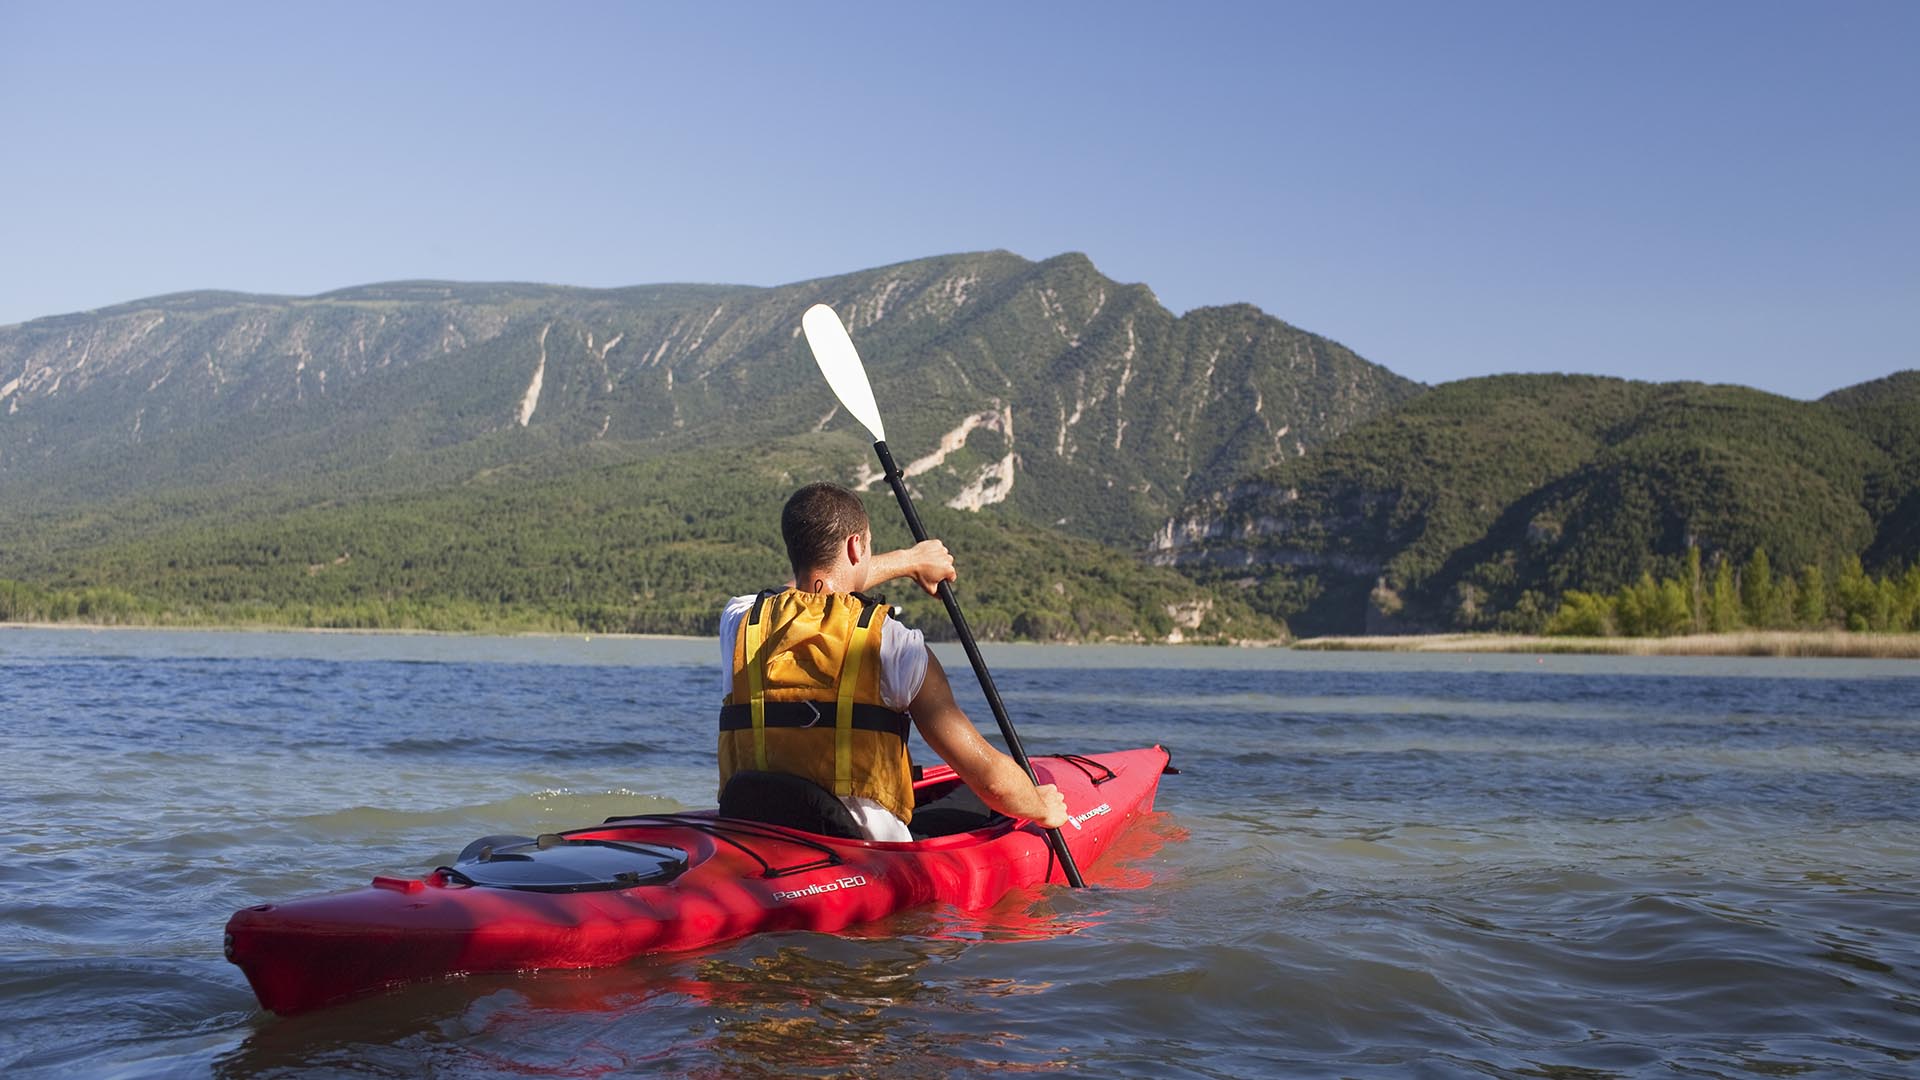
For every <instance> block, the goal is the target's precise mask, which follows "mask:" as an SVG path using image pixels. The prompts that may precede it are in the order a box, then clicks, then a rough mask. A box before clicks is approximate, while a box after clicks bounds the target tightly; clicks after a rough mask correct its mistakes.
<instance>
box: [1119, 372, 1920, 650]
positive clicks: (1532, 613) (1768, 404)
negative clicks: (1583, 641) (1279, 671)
mask: <svg viewBox="0 0 1920 1080" xmlns="http://www.w3.org/2000/svg"><path fill="white" fill-rule="evenodd" d="M1886 383H1887V385H1885V386H1879V385H1876V384H1869V386H1868V387H1866V388H1855V390H1854V391H1850V392H1848V393H1845V394H1841V395H1835V396H1834V397H1833V398H1831V399H1829V400H1827V401H1822V402H1802V401H1794V400H1791V399H1787V398H1781V397H1776V396H1773V395H1769V394H1764V393H1761V392H1759V391H1755V390H1749V389H1746V388H1743V387H1734V386H1704V385H1700V384H1692V383H1670V384H1647V383H1632V382H1626V381H1622V380H1614V379H1597V378H1589V377H1579V376H1500V377H1494V378H1488V379H1473V380H1466V381H1463V382H1459V383H1451V384H1447V385H1444V386H1441V387H1438V388H1436V389H1435V390H1434V391H1432V392H1431V393H1429V394H1427V395H1425V396H1423V397H1421V398H1419V399H1416V400H1414V401H1412V402H1410V403H1409V404H1408V405H1406V406H1404V407H1403V408H1401V409H1399V410H1397V411H1396V412H1394V413H1392V414H1389V415H1386V416H1383V417H1380V418H1377V419H1375V420H1373V421H1371V422H1369V423H1366V424H1363V425H1361V426H1360V427H1358V428H1357V429H1355V430H1354V431H1353V432H1351V433H1350V434H1349V435H1347V436H1346V437H1344V438H1342V439H1339V440H1337V441H1335V442H1333V443H1332V444H1330V445H1328V446H1327V447H1325V448H1324V449H1323V450H1322V451H1321V452H1320V453H1318V454H1315V455H1311V456H1309V457H1306V458H1303V459H1300V460H1298V461H1291V462H1285V463H1282V464H1280V465H1277V466H1275V467H1273V468H1271V469H1269V470H1267V471H1265V472H1263V473H1261V474H1259V475H1258V476H1257V477H1256V478H1254V479H1252V480H1250V481H1248V482H1246V483H1243V484H1241V485H1238V486H1237V487H1236V488H1234V489H1233V490H1231V491H1228V492H1225V493H1221V494H1220V495H1218V496H1216V497H1214V498H1212V499H1209V500H1206V501H1205V502H1203V503H1201V504H1199V505H1197V506H1196V507H1195V508H1193V510H1191V511H1190V512H1189V514H1187V515H1185V516H1184V517H1183V518H1182V519H1181V520H1179V521H1177V522H1176V523H1175V525H1174V526H1173V527H1172V528H1171V529H1170V530H1169V532H1168V533H1167V534H1165V535H1164V536H1163V537H1162V538H1161V543H1160V551H1159V554H1158V556H1157V557H1158V559H1159V561H1161V562H1164V563H1170V564H1173V565H1179V566H1183V567H1185V568H1187V569H1189V570H1190V571H1191V572H1193V573H1194V574H1195V575H1196V576H1197V577H1200V578H1203V579H1208V580H1214V581H1220V582H1232V583H1237V584H1239V585H1241V586H1243V587H1244V588H1245V589H1247V595H1248V596H1249V597H1250V599H1252V600H1253V601H1254V602H1255V603H1256V605H1257V606H1259V607H1260V608H1261V609H1262V610H1265V611H1267V612H1268V613H1270V614H1274V615H1276V616H1281V617H1288V618H1289V619H1290V620H1291V622H1292V623H1293V624H1294V626H1295V628H1296V630H1298V631H1299V632H1302V633H1309V632H1355V631H1359V630H1362V629H1368V628H1371V629H1375V630H1393V629H1486V628H1496V627H1498V628H1508V629H1524V630H1532V629H1539V628H1540V627H1541V626H1543V625H1544V622H1545V619H1546V616H1547V615H1548V614H1550V613H1551V611H1552V610H1553V608H1554V606H1555V605H1556V604H1557V602H1558V599H1559V597H1560V595H1561V594H1562V593H1563V592H1564V591H1566V590H1568V589H1580V590H1587V591H1603V592H1604V591H1611V590H1614V589H1616V588H1619V587H1620V586H1623V585H1627V584H1631V583H1633V582H1636V581H1638V580H1640V578H1641V577H1642V575H1646V574H1651V575H1653V576H1654V577H1683V576H1684V574H1683V573H1682V571H1683V568H1684V566H1685V564H1686V560H1687V556H1688V549H1689V548H1697V549H1699V552H1700V553H1701V555H1702V557H1703V558H1704V559H1705V561H1706V566H1707V567H1708V569H1709V571H1710V570H1711V569H1712V568H1713V567H1714V565H1715V564H1716V562H1718V561H1725V560H1730V561H1731V562H1732V563H1734V564H1735V565H1738V564H1739V563H1741V562H1744V561H1745V560H1747V559H1748V558H1749V557H1750V556H1751V555H1752V553H1753V552H1754V551H1756V550H1758V549H1764V550H1765V551H1767V552H1769V553H1770V555H1771V558H1772V561H1773V564H1774V565H1776V566H1780V567H1783V568H1787V569H1789V570H1793V571H1797V569H1798V568H1801V567H1804V566H1808V565H1814V566H1820V567H1823V568H1824V569H1825V570H1826V571H1827V573H1828V575H1829V580H1831V578H1832V575H1834V574H1836V573H1837V572H1838V571H1839V569H1840V567H1841V564H1842V563H1843V562H1844V561H1845V560H1846V559H1847V558H1848V557H1849V556H1864V557H1865V558H1866V560H1867V565H1868V568H1869V569H1870V570H1872V569H1876V568H1877V569H1879V570H1882V571H1897V570H1898V569H1899V568H1900V567H1901V566H1903V565H1904V564H1905V563H1906V562H1908V561H1910V560H1912V559H1913V558H1914V556H1915V548H1914V544H1913V538H1912V535H1911V531H1910V530H1911V527H1910V525H1909V524H1907V523H1906V522H1905V519H1903V516H1902V515H1903V514H1910V513H1911V507H1912V506H1913V502H1912V500H1913V499H1914V492H1915V489H1916V488H1915V477H1914V474H1913V472H1912V471H1911V463H1912V458H1911V457H1910V451H1911V444H1910V440H1911V439H1912V438H1913V436H1912V435H1911V431H1912V430H1913V429H1912V428H1910V427H1908V426H1906V419H1907V418H1908V417H1910V416H1911V412H1910V410H1912V409H1913V408H1914V407H1915V402H1916V400H1920V380H1914V379H1911V378H1907V377H1905V376H1901V377H1896V379H1893V380H1887V381H1886Z"/></svg>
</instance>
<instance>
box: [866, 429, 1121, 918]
mask: <svg viewBox="0 0 1920 1080" xmlns="http://www.w3.org/2000/svg"><path fill="white" fill-rule="evenodd" d="M873 451H874V453H876V454H879V455H880V468H881V470H882V471H883V472H884V473H885V474H886V477H887V486H888V487H891V488H892V489H893V497H894V498H895V499H898V500H899V502H900V512H901V513H903V514H905V515H906V516H907V528H909V529H911V530H913V539H914V542H915V543H922V542H924V541H925V540H926V539H927V529H926V526H924V525H922V524H920V515H919V513H917V512H916V511H915V510H914V508H913V497H912V496H910V495H908V494H907V478H906V475H905V474H904V473H902V472H901V471H900V466H898V465H895V464H894V463H893V453H892V452H891V451H889V450H888V449H887V443H886V440H884V439H882V440H881V441H879V442H876V443H874V444H873ZM940 602H941V603H943V604H945V605H947V617H948V618H949V619H952V620H953V629H954V632H955V633H957V634H959V635H960V647H961V648H963V649H965V650H967V660H968V662H970V663H971V664H973V673H974V675H975V676H977V677H978V678H979V679H980V689H981V691H982V692H984V693H985V694H986V695H987V707H988V708H989V709H992V710H993V719H994V721H995V722H996V723H998V724H999V725H1000V737H1001V738H1003V739H1005V740H1006V742H1007V751H1008V753H1010V754H1012V755H1013V760H1014V761H1016V762H1018V763H1019V765H1020V767H1021V768H1022V769H1024V770H1026V773H1027V779H1029V780H1032V781H1033V782H1034V783H1035V784H1038V783H1039V782H1040V778H1039V777H1037V776H1035V775H1034V774H1033V765H1032V764H1030V763H1029V762H1028V761H1027V751H1026V748H1025V747H1023V746H1021V745H1020V733H1019V732H1017V731H1015V730H1013V721H1012V720H1010V719H1008V717H1007V707H1006V705H1005V704H1003V703H1002V702H1001V700H1000V691H999V689H998V688H996V687H995V686H994V685H993V675H992V674H991V673H990V672H988V671H987V660H986V657H983V656H981V655H980V646H979V644H978V643H976V642H975V641H974V640H973V631H972V630H971V629H969V628H968V627H967V617H966V616H965V615H962V614H960V602H959V601H958V600H955V599H954V598H953V585H952V584H951V583H950V582H945V581H943V582H941V583H940ZM1047 842H1048V843H1050V844H1052V845H1053V853H1054V855H1055V856H1057V857H1058V858H1059V859H1060V869H1061V870H1062V871H1064V872H1065V873H1066V875H1067V884H1069V885H1071V886H1073V887H1074V888H1076V889H1084V888H1086V885H1087V883H1086V882H1085V881H1083V880H1081V878H1080V868H1079V867H1078V866H1075V865H1074V862H1073V853H1072V852H1070V851H1068V850H1067V838H1066V837H1064V836H1062V835H1060V830H1059V829H1048V830H1047Z"/></svg>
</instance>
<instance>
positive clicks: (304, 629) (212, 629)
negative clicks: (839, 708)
mask: <svg viewBox="0 0 1920 1080" xmlns="http://www.w3.org/2000/svg"><path fill="white" fill-rule="evenodd" d="M5 630H73V631H82V630H84V631H86V632H88V633H98V632H100V631H102V630H136V631H141V632H145V631H149V630H157V631H160V632H162V633H169V634H171V633H187V634H362V635H367V636H376V635H377V636H381V637H448V638H460V637H514V638H556V639H557V638H585V639H589V640H591V639H594V638H611V639H616V640H623V641H705V640H707V639H706V638H705V637H704V636H696V635H693V634H628V633H619V632H608V633H598V634H595V633H585V632H574V631H570V630H421V629H417V628H409V627H390V628H386V629H375V628H357V627H351V626H273V625H270V624H265V623H236V624H209V625H206V626H184V625H181V624H178V623H90V622H7V621H0V631H5Z"/></svg>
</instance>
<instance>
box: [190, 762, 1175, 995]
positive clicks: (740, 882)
mask: <svg viewBox="0 0 1920 1080" xmlns="http://www.w3.org/2000/svg"><path fill="white" fill-rule="evenodd" d="M1167 763H1168V754H1167V751H1166V750H1165V749H1163V748H1161V747H1159V746H1153V747H1145V748H1141V749H1138V750H1127V751H1121V752H1117V753H1111V754H1100V755H1091V756H1084V757H1083V756H1079V755H1064V756H1060V757H1038V758H1034V759H1033V760H1032V764H1033V767H1034V770H1035V773H1036V775H1038V776H1039V778H1040V781H1041V782H1042V783H1052V784H1055V785H1057V786H1058V787H1059V788H1060V790H1061V793H1062V795H1063V796H1065V798H1066V801H1067V812H1068V815H1069V819H1068V823H1067V825H1066V826H1065V827H1064V828H1062V830H1061V833H1062V835H1063V836H1064V837H1065V838H1066V840H1067V846H1068V850H1069V851H1070V852H1071V853H1072V855H1073V858H1074V861H1075V862H1076V863H1078V864H1080V865H1082V866H1086V865H1089V864H1092V863H1093V862H1094V861H1095V860H1097V859H1098V858H1099V857H1100V855H1101V854H1102V853H1103V852H1105V851H1106V850H1107V849H1108V848H1110V847H1111V846H1112V844H1113V842H1114V841H1115V840H1116V839H1118V838H1119V836H1120V835H1122V834H1123V833H1124V832H1125V831H1126V830H1127V829H1128V828H1129V827H1130V826H1131V825H1132V823H1133V822H1134V821H1135V820H1136V819H1137V818H1138V817H1140V816H1141V815H1142V814H1145V813H1147V812H1148V811H1150V810H1152V808H1153V800H1154V795H1155V792H1156V791H1157V789H1158V786H1159V779H1160V776H1161V774H1162V772H1163V771H1165V770H1166V769H1167ZM956 782H957V778H956V777H955V776H954V775H953V773H952V770H950V769H948V768H947V767H945V766H938V767H934V768H929V769H928V770H927V772H926V775H925V777H924V778H923V779H922V780H921V781H920V782H919V783H917V784H916V785H915V787H916V791H917V792H923V793H926V794H929V795H930V794H932V793H934V792H936V791H939V790H941V789H950V788H952V787H953V786H954V784H955V783H956ZM489 839H498V840H502V841H522V840H524V841H525V842H524V843H517V844H513V843H507V844H502V846H501V847H500V849H499V853H498V854H497V855H496V854H495V853H494V852H493V850H492V849H491V848H486V849H484V850H482V851H481V852H480V854H479V855H478V856H477V857H475V858H473V859H463V861H461V862H458V863H456V865H455V866H453V867H442V868H440V869H438V870H436V871H434V872H433V873H432V874H430V875H428V876H426V877H424V878H403V877H384V876H383V877H377V878H375V879H374V881H373V883H372V884H371V885H369V886H367V887H365V888H361V889H357V890H353V891H350V892H344V893H335V894H331V895H327V896H318V897H310V898H306V899H300V900H294V901H290V902H286V903H277V904H260V905H256V906H254V907H250V908H246V909H244V910H242V911H239V912H236V913H235V914H234V916H233V917H232V919H230V920H229V921H228V923H227V930H226V954H227V958H228V959H229V960H231V961H232V962H233V963H235V964H236V965H238V966H239V967H240V969H241V970H242V971H243V972H244V973H245V974H246V976H247V981H248V982H249V984H251V985H252V987H253V990H254V994H255V996H256V997H258V998H259V1000H260V1004H261V1005H262V1006H264V1007H266V1008H267V1009H270V1010H272V1011H274V1012H276V1013H281V1014H290V1013H297V1012H303V1011H306V1010H309V1009H314V1008H318V1007H320V1006H323V1005H327V1004H330V1003H333V1002H336V1001H340V1000H344V999H346V998H349V997H354V996H357V995H359V994H363V993H366V992H369V991H371V990H375V989H378V988H380V987H383V986H389V985H393V984H396V983H404V982H410V981H415V980H421V979H430V978H438V977H443V976H448V975H456V974H468V973H476V972H499V971H528V970H537V969H542V968H592V967H607V966H612V965H615V964H620V963H624V962H626V961H629V960H631V959H633V958H634V957H637V956H642V955H647V954H651V953H659V952H678V951H684V950H690V949H698V948H702V947H704V946H708V945H712V944H714V943H716V942H721V941H726V940H729V939H732V938H737V937H741V936H743V935H746V934H751V933H759V932H768V931H782V930H815V931H826V932H831V931H835V930H839V929H842V928H844V927H847V926H851V925H854V924H857V923H863V922H871V921H873V920H876V919H881V918H885V917H886V916H888V915H891V914H893V913H895V912H898V911H902V910H905V909H907V908H911V907H917V906H920V905H923V904H929V903H935V902H944V903H948V904H953V905H955V906H958V907H961V908H966V909H977V908H983V907H987V906H990V905H991V904H993V903H994V902H995V901H997V900H999V899H1000V898H1001V897H1002V896H1004V895H1005V894H1006V893H1007V891H1008V890H1010V889H1013V888H1016V887H1020V886H1027V885H1037V884H1041V883H1046V882H1064V877H1063V876H1062V872H1061V868H1060V866H1059V863H1058V861H1057V860H1056V858H1055V857H1054V854H1053V851H1052V849H1051V848H1050V847H1049V846H1048V843H1047V840H1046V836H1045V833H1044V832H1043V830H1041V829H1040V828H1039V827H1038V826H1037V825H1034V824H1033V823H1031V822H1025V821H1015V820H1011V819H1006V818H998V819H996V820H994V821H992V822H990V823H988V824H987V825H985V826H984V827H982V828H978V829H974V830H972V831H968V832H960V833H955V834H953V835H949V836H940V837H934V838H931V839H925V840H919V841H915V842H913V843H886V842H879V841H870V840H850V839H840V838H835V837H826V836H820V835H816V834H812V833H804V832H799V831H797V830H793V829H787V828H783V827H780V826H775V825H765V824H761V823H758V822H752V821H743V820H738V819H731V818H722V817H718V816H716V815H715V814H714V813H713V812H711V811H708V812H699V813H685V814H652V815H645V816H639V817H622V818H613V819H610V820H608V821H607V822H605V823H603V824H601V825H598V826H592V827H588V828H582V829H574V830H569V831H567V832H565V833H559V834H553V835H551V836H548V837H541V838H539V839H538V840H537V841H534V840H527V839H526V838H513V837H510V838H489ZM486 843H487V842H486V841H478V842H476V845H475V847H482V846H483V845H486ZM469 850H470V851H472V850H473V848H470V849H469ZM535 864H543V865H540V866H538V867H536V865H535ZM546 864H551V868H550V867H549V866H548V865H546ZM623 867H625V868H627V869H622V868H623ZM623 875H624V876H623ZM571 877H578V878H579V880H578V882H577V883H571V884H570V883H569V880H570V879H571Z"/></svg>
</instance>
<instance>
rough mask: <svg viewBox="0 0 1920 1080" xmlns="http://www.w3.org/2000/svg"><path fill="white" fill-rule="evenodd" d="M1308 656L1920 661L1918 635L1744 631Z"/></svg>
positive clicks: (1499, 640) (1519, 639)
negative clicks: (1372, 654) (1426, 654)
mask: <svg viewBox="0 0 1920 1080" xmlns="http://www.w3.org/2000/svg"><path fill="white" fill-rule="evenodd" d="M1292 648H1295V649H1299V650H1301V651H1304V652H1454V653H1583V654H1590V655H1602V656H1749V657H1756V656H1757V657H1819V658H1833V659H1843V658H1844V659H1859V660H1920V633H1909V634H1875V633H1854V632H1852V631H1848V630H1742V631H1735V632H1733V633H1729V634H1687V635H1684V636H1679V637H1665V638H1628V637H1606V638H1591V637H1546V636H1541V635H1528V634H1407V635H1399V636H1392V637H1319V638H1302V639H1301V640H1298V641H1295V642H1294V643H1293V645H1292Z"/></svg>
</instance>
